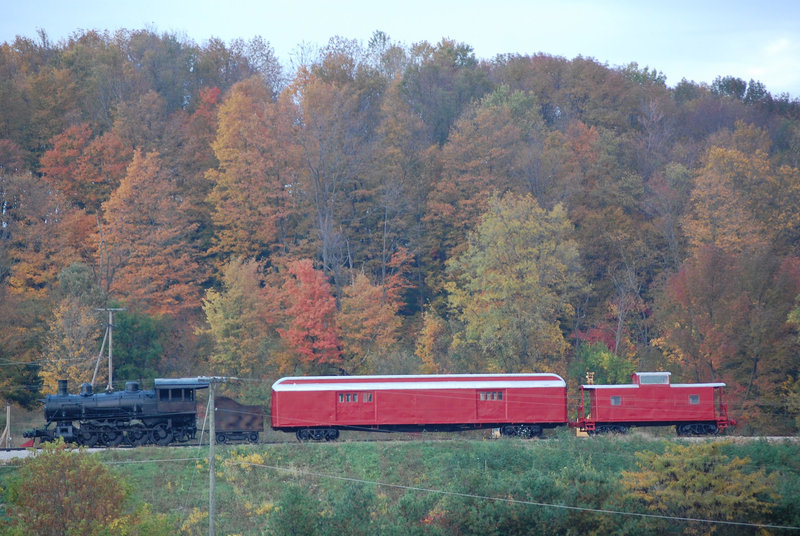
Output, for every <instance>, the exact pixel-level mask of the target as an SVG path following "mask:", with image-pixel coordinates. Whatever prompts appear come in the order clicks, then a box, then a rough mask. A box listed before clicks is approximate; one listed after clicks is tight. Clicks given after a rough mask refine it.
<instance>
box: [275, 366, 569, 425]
mask: <svg viewBox="0 0 800 536" xmlns="http://www.w3.org/2000/svg"><path fill="white" fill-rule="evenodd" d="M566 423H567V386H566V383H565V382H564V380H563V379H562V378H561V377H560V376H558V375H557V374H455V375H425V376H318V377H293V378H282V379H280V380H278V381H277V382H275V384H274V385H273V386H272V427H273V428H274V429H276V430H281V431H284V432H295V433H296V434H297V438H298V439H300V440H309V439H314V440H323V439H324V440H334V439H336V438H337V437H338V436H339V430H343V429H350V430H371V431H393V430H398V431H422V430H427V431H451V430H466V429H479V428H500V430H501V433H502V434H504V435H511V436H523V437H531V436H534V435H539V434H541V432H542V429H543V428H548V427H553V426H558V425H564V424H566Z"/></svg>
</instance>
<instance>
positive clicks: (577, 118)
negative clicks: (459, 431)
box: [0, 29, 800, 434]
mask: <svg viewBox="0 0 800 536" xmlns="http://www.w3.org/2000/svg"><path fill="white" fill-rule="evenodd" d="M799 167H800V103H798V102H797V101H796V100H791V99H790V98H789V97H788V96H787V95H772V94H771V93H770V92H769V89H768V88H766V87H764V85H763V84H761V83H760V82H758V81H754V80H750V81H744V80H740V79H737V78H734V77H730V76H725V75H724V73H722V74H721V75H720V77H719V78H717V79H716V80H715V82H714V83H713V84H711V85H710V86H708V85H703V84H696V83H694V82H691V81H688V80H682V81H681V82H679V83H678V84H676V85H675V86H674V87H669V86H667V85H666V82H665V78H664V77H663V75H661V74H660V73H659V72H658V70H657V69H650V68H647V67H645V68H641V67H639V66H638V65H636V64H630V65H627V66H625V67H613V68H612V67H609V66H608V65H604V64H601V63H599V62H597V61H595V60H593V59H592V58H591V57H580V56H579V57H576V58H573V59H567V58H563V57H557V56H551V55H547V54H543V53H537V54H531V55H514V56H499V57H496V58H494V59H492V60H478V59H477V58H476V57H475V55H474V53H473V51H472V48H471V47H470V45H469V44H468V43H458V42H454V41H451V40H447V39H443V40H441V41H440V42H439V43H435V44H432V43H417V44H414V45H412V46H404V45H400V44H398V43H395V42H393V41H392V40H391V39H390V37H389V36H387V35H385V34H383V33H381V32H376V33H375V35H374V36H373V38H372V39H371V40H370V41H369V43H368V44H367V45H366V46H362V45H361V44H359V43H357V42H355V41H353V40H349V39H346V38H341V37H337V38H333V39H331V41H330V43H329V45H328V46H327V47H325V48H324V49H322V50H320V51H319V53H318V54H317V55H316V56H315V57H313V58H307V59H306V61H305V62H304V64H303V65H300V66H298V67H297V68H296V69H293V71H291V72H289V71H288V70H287V69H286V67H285V66H282V65H280V64H279V62H278V61H277V59H276V58H275V55H274V53H273V51H272V50H271V49H270V47H269V43H268V42H266V41H265V40H263V39H261V38H254V39H252V40H251V41H244V40H236V41H234V42H233V43H229V44H227V43H223V42H220V41H219V40H210V41H209V42H208V43H206V44H204V45H202V46H199V45H197V44H196V43H193V42H191V41H187V40H185V39H182V38H180V37H178V36H176V35H174V34H169V33H164V34H157V33H155V32H152V31H149V30H126V29H120V30H119V31H117V32H115V33H113V34H111V33H98V32H94V31H90V32H83V33H78V34H75V35H74V36H73V37H71V38H70V39H69V40H67V41H65V42H60V43H57V44H56V43H52V42H49V41H48V40H47V39H46V38H45V34H44V33H42V34H41V35H40V36H39V39H32V38H31V39H29V38H24V37H20V38H18V39H17V40H15V42H13V43H3V44H2V45H0V206H1V207H2V210H0V366H2V371H3V373H2V374H0V392H1V393H2V396H3V397H4V398H5V399H7V400H10V401H12V402H14V403H15V404H18V405H24V406H28V407H33V406H35V405H36V402H35V400H36V399H37V397H39V396H40V395H41V393H42V392H44V393H48V392H54V390H55V381H56V380H57V379H59V378H68V379H69V380H70V382H71V384H72V385H78V384H80V383H81V382H83V381H88V380H89V379H90V378H91V375H92V372H93V370H94V366H95V362H96V359H97V355H98V352H99V349H100V348H101V347H102V346H103V334H104V332H105V322H106V319H107V316H106V314H105V313H104V312H103V311H98V309H104V308H106V307H109V306H110V307H116V308H124V309H125V310H124V311H121V312H119V313H118V314H117V315H116V317H115V318H116V320H115V326H114V328H115V331H114V353H115V370H116V372H115V379H119V380H121V381H124V380H126V379H146V380H149V379H151V378H153V377H157V376H175V375H179V376H183V375H196V374H204V375H229V376H238V377H241V378H245V379H247V380H249V381H251V385H250V387H247V388H243V389H242V390H241V393H240V394H241V395H242V396H244V397H245V398H246V399H247V398H249V399H251V400H254V401H262V403H263V400H264V398H265V397H264V392H265V389H264V388H263V386H264V385H269V384H270V383H271V381H273V380H274V379H275V378H278V377H280V376H283V375H287V374H359V373H417V372H423V373H427V372H481V371H491V372H518V371H537V372H540V371H541V372H543V371H553V372H557V373H559V374H562V375H563V376H564V377H565V378H567V379H568V382H569V383H570V386H572V387H574V386H575V385H576V384H577V383H579V382H580V381H582V379H583V377H584V375H585V373H586V372H588V371H592V372H595V374H596V375H595V379H596V381H597V382H604V381H609V382H613V381H624V380H626V379H627V377H628V376H629V374H630V373H631V372H632V371H634V370H643V371H644V370H669V371H671V372H672V373H673V378H674V379H675V381H724V382H726V383H727V384H728V385H729V400H730V407H731V411H732V413H735V414H736V415H737V419H740V423H741V424H740V427H741V428H740V429H742V430H744V431H745V432H748V431H756V432H759V433H789V434H791V433H795V432H796V431H797V429H798V425H799V424H800V368H799V367H800V361H798V359H797V356H798V352H800V346H799V345H798V337H797V326H798V324H800V309H798V308H797V302H796V297H797V296H798V295H800V240H799V239H800V219H799V218H798V216H797V214H798V211H797V207H798V206H800V171H799V170H798V168H799ZM99 381H101V382H102V381H104V380H102V379H101V380H99ZM245 401H247V400H245Z"/></svg>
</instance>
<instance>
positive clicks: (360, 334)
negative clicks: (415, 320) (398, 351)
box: [337, 274, 400, 374]
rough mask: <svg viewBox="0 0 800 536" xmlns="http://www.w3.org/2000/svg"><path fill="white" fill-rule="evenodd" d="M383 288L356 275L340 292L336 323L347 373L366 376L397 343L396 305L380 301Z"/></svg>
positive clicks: (343, 364) (398, 319)
mask: <svg viewBox="0 0 800 536" xmlns="http://www.w3.org/2000/svg"><path fill="white" fill-rule="evenodd" d="M383 295H384V291H383V288H382V287H380V286H378V285H373V284H371V283H370V282H369V280H368V279H367V276H366V275H364V274H358V275H357V276H356V278H355V280H354V281H353V283H352V284H351V285H349V286H347V287H345V289H344V296H342V306H341V311H340V312H339V315H338V319H337V324H338V325H339V329H340V332H341V336H342V350H343V351H342V357H343V363H342V367H343V368H345V369H346V370H347V372H349V373H351V374H353V373H370V372H373V371H374V370H375V365H376V360H377V359H379V357H380V356H381V354H382V353H383V352H384V351H386V350H387V349H388V348H390V347H391V346H392V345H393V344H394V343H395V342H396V341H397V330H398V328H399V327H400V318H399V317H398V316H397V306H396V305H395V304H393V303H392V302H390V301H388V300H385V299H383Z"/></svg>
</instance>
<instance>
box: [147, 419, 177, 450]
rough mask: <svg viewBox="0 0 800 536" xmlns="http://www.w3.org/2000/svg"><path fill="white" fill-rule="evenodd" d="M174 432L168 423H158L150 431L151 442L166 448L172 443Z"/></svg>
mask: <svg viewBox="0 0 800 536" xmlns="http://www.w3.org/2000/svg"><path fill="white" fill-rule="evenodd" d="M172 438H173V436H172V430H170V429H169V426H168V425H167V423H165V422H162V423H158V424H157V425H155V426H154V427H153V429H152V430H150V440H151V441H152V442H153V443H155V444H156V445H160V446H162V447H163V446H166V445H169V444H170V443H171V442H172Z"/></svg>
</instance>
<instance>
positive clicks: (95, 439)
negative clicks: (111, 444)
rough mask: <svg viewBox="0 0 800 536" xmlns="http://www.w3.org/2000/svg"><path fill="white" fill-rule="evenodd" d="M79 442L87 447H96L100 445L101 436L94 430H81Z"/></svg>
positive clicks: (86, 428)
mask: <svg viewBox="0 0 800 536" xmlns="http://www.w3.org/2000/svg"><path fill="white" fill-rule="evenodd" d="M79 442H80V444H81V445H86V446H87V447H96V446H97V444H98V443H100V434H99V433H98V432H97V430H95V429H94V428H90V427H88V426H87V427H85V428H81V433H80V438H79Z"/></svg>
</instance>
